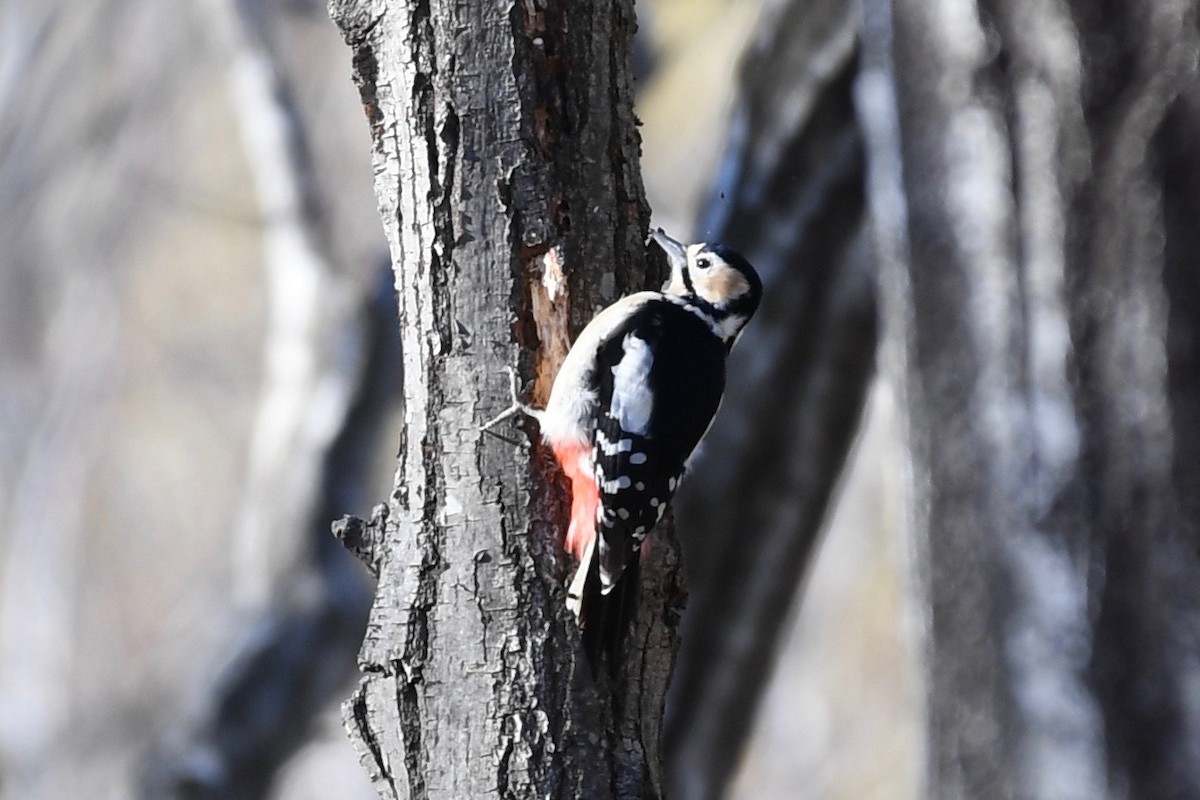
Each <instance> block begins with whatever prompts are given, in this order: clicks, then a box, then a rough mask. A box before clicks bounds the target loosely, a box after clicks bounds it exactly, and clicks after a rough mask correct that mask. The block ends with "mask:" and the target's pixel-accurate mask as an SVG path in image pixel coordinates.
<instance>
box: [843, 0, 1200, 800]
mask: <svg viewBox="0 0 1200 800" xmlns="http://www.w3.org/2000/svg"><path fill="white" fill-rule="evenodd" d="M865 7H866V13H865V23H866V24H865V27H864V32H863V72H862V76H861V78H860V82H859V87H858V99H859V109H860V112H861V116H862V119H863V121H864V124H865V127H866V129H867V131H868V134H869V135H868V154H869V163H870V165H871V166H870V173H871V179H870V191H869V193H868V194H869V197H870V207H871V212H872V218H873V224H874V230H875V238H876V245H877V250H878V254H879V261H880V265H881V267H880V268H881V280H880V285H881V287H882V293H881V296H882V302H883V308H884V314H883V319H884V323H885V325H884V327H885V331H886V336H885V340H886V352H887V359H886V361H887V364H888V368H889V371H890V372H891V373H892V374H893V375H894V376H895V377H896V378H897V380H898V383H899V384H900V386H901V387H902V389H903V395H904V397H905V407H906V409H907V418H908V422H907V436H908V444H909V449H910V451H911V454H912V459H913V473H912V478H913V487H912V488H913V497H912V501H913V502H912V523H913V527H914V530H915V532H916V534H917V541H918V545H919V546H918V548H917V564H918V573H919V578H920V581H919V585H920V588H921V594H922V600H923V602H924V606H925V609H926V613H925V620H924V622H925V629H926V652H927V657H928V663H929V692H928V701H929V702H928V714H929V725H930V735H931V742H930V752H931V772H930V782H931V787H930V792H929V796H931V797H947V798H951V797H954V798H957V797H970V798H1010V797H1021V798H1080V800H1082V799H1083V798H1100V797H1110V798H1122V797H1137V798H1140V799H1141V800H1156V799H1157V798H1183V797H1197V796H1200V694H1198V693H1197V692H1196V689H1195V687H1196V685H1197V684H1196V681H1197V678H1198V676H1200V655H1198V654H1200V560H1198V550H1200V538H1198V536H1197V528H1196V508H1197V504H1196V497H1197V493H1196V491H1195V487H1196V485H1197V481H1198V480H1200V463H1198V461H1197V458H1196V455H1197V446H1196V445H1197V441H1198V436H1200V434H1198V433H1197V430H1198V429H1197V427H1196V425H1195V424H1194V423H1195V420H1196V416H1197V394H1196V388H1195V387H1196V379H1195V376H1196V375H1197V366H1198V363H1197V355H1196V353H1197V352H1198V351H1197V348H1196V341H1197V340H1196V333H1197V330H1198V328H1197V320H1198V319H1200V317H1198V315H1197V311H1196V308H1197V304H1196V285H1197V284H1196V274H1197V272H1196V270H1197V264H1200V240H1198V238H1197V233H1196V231H1197V226H1196V220H1197V219H1198V218H1200V214H1198V212H1200V202H1198V199H1197V198H1198V197H1200V194H1198V191H1200V150H1198V149H1197V145H1196V141H1197V138H1196V137H1197V132H1198V131H1200V111H1198V109H1200V106H1198V104H1197V98H1198V97H1200V93H1198V86H1200V84H1198V83H1197V74H1196V57H1197V45H1198V36H1197V20H1196V13H1195V7H1194V4H1193V3H1189V2H1183V0H1163V1H1161V2H1138V1H1137V0H1117V2H1108V3H1103V4H1092V3H1086V2H1074V3H1055V2H1036V1H1034V2H1027V1H1026V0H999V1H998V2H987V3H980V4H975V3H970V2H952V3H949V4H947V3H940V4H931V3H926V2H924V0H895V2H888V1H887V0H866V3H865Z"/></svg>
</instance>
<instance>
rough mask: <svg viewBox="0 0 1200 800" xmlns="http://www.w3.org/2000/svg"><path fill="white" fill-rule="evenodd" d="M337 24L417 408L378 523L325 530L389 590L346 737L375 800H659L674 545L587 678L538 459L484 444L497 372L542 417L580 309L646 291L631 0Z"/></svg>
mask: <svg viewBox="0 0 1200 800" xmlns="http://www.w3.org/2000/svg"><path fill="white" fill-rule="evenodd" d="M331 9H332V14H333V17H334V19H335V21H336V22H337V23H338V25H339V26H340V27H341V29H342V31H343V34H344V36H345V38H346V41H347V43H348V44H349V45H350V47H351V48H352V50H353V64H354V75H355V80H356V81H357V83H358V86H359V89H360V92H361V95H362V100H363V106H364V110H365V111H366V115H367V118H368V121H369V124H370V129H371V136H372V141H373V145H374V150H375V167H376V193H377V195H378V199H379V203H380V209H381V213H382V216H383V222H384V227H385V230H386V232H387V235H388V239H389V242H390V245H391V251H392V257H393V262H394V268H395V274H396V290H397V296H398V302H399V308H400V315H401V334H402V339H403V342H402V346H403V354H404V402H405V406H406V414H407V424H406V428H405V431H404V433H403V436H402V440H401V442H400V452H399V469H398V471H397V476H396V483H395V491H394V492H393V494H392V497H391V498H390V500H389V502H388V504H387V505H386V506H383V507H380V509H379V510H378V513H377V514H376V515H375V518H374V519H373V520H372V521H371V522H370V523H369V524H363V523H361V521H355V520H349V521H347V522H344V523H342V524H341V525H340V526H339V529H340V532H341V534H342V535H343V537H345V538H346V540H347V541H348V543H350V544H352V545H353V547H354V548H355V549H357V550H358V552H360V553H361V554H362V555H363V556H364V558H365V560H367V561H368V563H369V564H370V565H371V566H372V568H373V569H374V570H375V571H376V572H377V574H378V577H379V588H378V592H377V596H376V599H375V605H374V608H373V610H372V613H371V620H370V623H369V628H368V634H367V638H366V641H365V642H364V645H363V649H362V652H361V654H360V665H361V666H362V668H363V670H364V671H365V672H366V677H365V678H364V680H363V682H362V685H361V686H360V688H359V689H358V691H357V692H356V693H355V694H354V696H353V698H352V699H351V700H350V701H349V702H348V703H347V704H346V707H345V711H346V721H347V725H348V728H349V730H350V732H351V736H352V738H353V739H354V741H355V743H356V746H357V748H358V750H359V752H360V755H361V757H362V760H363V762H364V764H365V765H366V767H367V768H368V770H369V772H370V774H371V776H372V778H373V779H374V781H375V784H376V786H377V787H378V789H379V790H380V792H381V794H382V796H384V797H414V798H453V799H454V800H460V798H465V797H482V796H491V795H497V796H503V797H587V798H608V797H614V798H616V797H622V798H624V797H629V798H633V797H639V798H640V797H655V796H658V795H659V794H660V790H659V788H658V787H659V786H660V775H661V756H660V747H659V738H660V736H659V729H660V724H661V717H662V706H663V697H664V695H665V690H666V685H667V680H668V678H669V675H670V672H671V667H672V662H673V659H674V652H675V648H676V636H675V631H674V628H675V623H676V619H677V616H678V614H677V609H676V606H677V604H678V602H679V587H678V580H679V579H678V574H679V570H678V556H677V552H676V548H675V546H674V544H673V540H672V539H671V538H670V537H669V535H667V532H665V531H664V532H660V535H659V536H656V537H655V544H654V546H653V549H652V551H651V552H650V553H649V554H648V555H649V559H648V562H647V565H646V567H645V568H644V569H643V576H644V577H645V578H648V580H645V581H644V585H643V595H642V598H641V607H640V609H639V614H638V622H637V626H636V628H635V629H634V631H633V632H632V635H631V638H630V640H629V644H628V645H627V647H628V652H627V658H626V661H627V667H626V669H625V671H624V673H623V674H622V675H620V676H619V679H618V680H617V681H616V682H615V686H609V685H608V684H607V683H606V681H605V680H604V679H603V678H601V679H600V680H599V682H598V681H597V680H596V679H595V678H594V677H593V676H592V675H591V673H590V670H589V668H588V666H587V664H586V662H585V660H584V659H583V657H582V653H581V651H580V649H579V638H578V632H577V629H576V626H575V623H574V621H573V620H572V619H571V618H570V616H569V613H568V612H567V611H566V608H565V592H564V588H563V586H564V581H565V579H566V577H568V570H569V567H570V565H569V564H567V563H565V559H564V557H563V556H562V555H561V537H562V533H563V531H564V530H565V527H566V507H565V502H564V501H565V495H566V492H565V486H564V484H563V483H562V482H561V479H560V477H559V476H558V474H557V471H556V469H555V467H554V466H553V462H552V459H551V457H550V454H549V453H548V451H547V450H546V449H545V448H544V447H543V446H542V445H541V444H540V442H539V441H538V439H537V437H536V426H533V425H532V423H529V427H524V428H522V427H519V426H518V427H514V428H512V429H511V430H512V431H513V434H512V435H514V436H516V437H519V442H520V443H519V444H517V443H515V442H514V443H510V442H506V441H501V440H500V439H497V438H495V437H491V436H481V435H480V434H479V432H478V426H479V424H480V423H481V422H482V421H483V420H485V419H487V418H489V417H491V416H492V415H494V414H495V413H497V412H498V411H500V410H502V409H503V408H504V407H505V406H506V405H507V404H508V378H507V376H506V373H505V368H506V367H507V366H509V365H514V364H519V365H520V367H521V374H522V375H523V376H526V377H527V378H528V380H527V381H524V382H523V388H524V390H525V394H526V398H527V399H528V400H529V401H530V402H532V403H533V404H535V405H540V404H542V403H544V401H545V399H546V398H547V396H548V394H549V389H550V385H551V381H552V380H553V377H554V375H555V373H556V370H557V367H558V364H559V363H560V361H561V359H562V358H563V356H564V355H565V353H566V351H567V348H568V346H569V343H570V342H571V340H572V339H573V336H574V335H575V334H576V333H577V332H578V331H579V329H580V328H582V326H583V325H584V324H585V323H586V322H587V321H588V320H589V319H590V318H591V316H592V315H593V313H594V312H595V310H596V309H597V308H598V307H600V306H602V305H605V304H607V303H609V302H611V301H613V300H614V299H616V298H617V297H619V296H620V295H622V294H625V293H628V292H629V291H632V290H636V289H640V288H643V287H645V286H647V285H649V284H652V283H654V281H650V280H648V278H650V277H651V270H650V269H649V268H648V267H647V265H646V254H645V249H644V245H643V242H644V238H645V232H646V228H647V223H648V216H649V214H648V209H647V206H646V202H645V199H644V195H643V191H642V185H641V178H640V174H639V170H638V146H639V140H638V136H637V132H636V129H635V127H634V118H633V112H632V107H631V104H632V87H631V74H632V67H631V53H632V34H633V30H634V26H635V21H634V16H633V9H632V2H631V0H617V1H616V2H594V1H587V0H570V2H567V0H528V2H518V3H513V4H499V3H477V2H471V1H468V0H334V2H332V4H331ZM659 266H660V267H661V264H660V265H659ZM655 274H657V273H655Z"/></svg>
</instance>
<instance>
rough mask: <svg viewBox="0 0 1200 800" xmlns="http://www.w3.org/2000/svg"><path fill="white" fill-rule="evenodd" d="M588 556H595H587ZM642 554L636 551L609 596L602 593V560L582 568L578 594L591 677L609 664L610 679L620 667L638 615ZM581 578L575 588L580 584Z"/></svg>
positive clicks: (585, 564) (580, 569) (575, 582)
mask: <svg viewBox="0 0 1200 800" xmlns="http://www.w3.org/2000/svg"><path fill="white" fill-rule="evenodd" d="M588 555H589V556H590V555H593V554H592V553H588ZM638 561H639V553H638V552H637V551H634V553H633V555H632V556H631V557H630V559H629V561H628V562H627V563H626V565H625V569H624V571H623V572H622V573H621V577H620V578H618V579H617V583H616V585H615V586H613V587H612V590H611V591H610V592H608V594H603V593H601V591H600V586H601V584H600V559H598V558H589V559H588V560H587V561H586V562H584V563H582V564H580V565H579V572H580V573H581V574H582V575H583V576H584V580H583V582H582V585H581V586H580V587H579V588H580V590H581V591H580V595H579V612H578V614H577V617H578V619H579V628H580V633H581V635H582V637H583V650H584V653H585V654H586V655H587V659H588V664H589V665H590V666H591V668H592V674H593V675H596V674H598V673H599V670H600V664H601V663H602V662H607V665H608V672H609V676H610V677H613V678H615V677H616V675H617V672H618V668H619V666H620V664H621V658H622V655H623V653H622V651H623V648H624V641H625V635H626V634H627V633H628V632H629V627H630V625H631V623H632V622H633V618H634V615H635V613H636V612H637V601H638V591H637V589H638V572H639V570H638ZM579 583H580V581H579V577H578V576H576V579H575V580H574V581H573V582H572V587H573V588H574V587H575V586H577V585H579Z"/></svg>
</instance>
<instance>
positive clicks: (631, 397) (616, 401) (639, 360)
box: [612, 333, 654, 447]
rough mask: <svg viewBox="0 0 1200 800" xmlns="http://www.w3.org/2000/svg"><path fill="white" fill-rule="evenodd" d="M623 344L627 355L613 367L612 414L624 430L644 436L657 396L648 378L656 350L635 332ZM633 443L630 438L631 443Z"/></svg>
mask: <svg viewBox="0 0 1200 800" xmlns="http://www.w3.org/2000/svg"><path fill="white" fill-rule="evenodd" d="M622 346H623V347H624V348H625V355H624V356H623V357H622V358H621V361H620V363H618V364H617V365H616V366H615V367H613V398H612V414H613V416H615V417H616V418H617V420H618V421H619V422H620V425H621V428H622V430H626V431H629V432H630V433H636V434H640V435H643V436H644V435H645V434H646V429H647V428H648V427H649V425H650V412H651V411H652V410H653V409H654V396H653V395H652V394H651V392H650V386H649V385H648V384H647V382H646V376H648V375H649V374H650V368H651V367H652V366H653V365H654V354H653V353H651V352H650V345H648V344H646V342H645V341H643V340H641V339H639V338H638V337H636V336H634V335H633V334H632V333H631V334H629V335H628V336H626V337H625V341H624V342H623V343H622ZM624 441H626V440H622V443H623V442H624ZM632 444H633V443H632V442H630V446H631V447H632Z"/></svg>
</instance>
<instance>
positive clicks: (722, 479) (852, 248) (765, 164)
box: [667, 0, 876, 800]
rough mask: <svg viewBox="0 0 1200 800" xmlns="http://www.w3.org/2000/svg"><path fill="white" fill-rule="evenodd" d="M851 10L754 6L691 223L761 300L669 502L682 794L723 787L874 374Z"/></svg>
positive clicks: (673, 741)
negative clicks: (731, 253) (678, 617)
mask: <svg viewBox="0 0 1200 800" xmlns="http://www.w3.org/2000/svg"><path fill="white" fill-rule="evenodd" d="M858 23H859V11H858V5H857V3H853V2H847V1H846V0H776V2H773V3H771V4H770V5H769V6H768V7H767V8H766V9H764V11H763V14H762V18H761V20H760V21H759V23H758V31H759V34H758V35H757V36H756V37H754V43H753V45H752V46H751V48H750V50H749V52H747V54H746V56H745V57H744V61H743V63H742V65H741V67H740V70H739V77H738V98H737V103H736V106H735V109H734V114H733V118H732V123H731V126H730V133H729V141H728V143H727V144H726V150H725V154H724V158H723V163H722V167H721V169H720V171H719V178H718V181H717V183H716V185H715V186H714V187H713V191H712V192H711V197H710V201H709V202H708V203H707V205H706V209H705V212H704V214H703V215H702V216H701V219H700V222H699V225H698V227H699V229H700V233H699V234H698V235H697V237H696V238H698V239H709V240H716V241H722V242H727V243H729V244H730V245H732V246H734V247H736V248H738V249H739V250H740V251H741V252H743V253H745V254H746V255H747V257H748V258H749V259H750V260H751V262H752V263H753V264H754V265H755V266H756V268H757V269H758V270H759V273H760V274H761V275H762V277H763V281H764V285H765V287H766V293H767V297H766V300H765V302H764V304H763V309H762V310H761V311H760V312H759V313H758V315H757V317H756V318H755V320H754V324H753V325H751V326H750V327H749V328H748V329H747V330H746V333H745V335H744V337H743V341H742V343H741V344H739V345H738V349H737V351H736V353H735V355H734V357H733V358H731V359H730V375H729V381H728V388H727V391H726V396H727V402H726V404H725V408H726V409H727V411H723V412H722V417H721V419H720V420H719V424H717V425H715V426H714V428H713V431H712V433H711V434H710V435H709V436H708V437H707V438H706V439H705V442H704V447H703V448H702V450H701V453H700V459H701V465H702V468H699V469H697V470H696V471H695V472H694V473H693V475H692V476H691V477H690V479H689V481H688V482H686V483H684V484H683V487H682V489H681V490H680V495H679V498H678V502H677V508H678V512H679V522H680V525H679V529H680V537H681V539H682V540H683V544H684V549H685V552H686V554H687V561H686V564H687V570H688V575H689V579H690V580H689V585H690V587H691V590H692V594H691V602H690V604H689V609H688V615H687V617H686V624H685V627H684V637H683V649H682V650H681V651H680V660H679V671H678V673H677V678H676V682H675V686H673V687H672V690H671V691H672V696H671V705H670V709H671V713H670V714H669V716H668V728H667V731H668V737H667V746H668V763H669V769H670V776H671V788H672V790H673V795H674V796H678V797H685V798H689V800H701V799H702V798H719V797H722V796H723V795H724V793H725V789H726V786H727V784H728V783H729V781H730V779H731V777H732V776H733V774H734V770H735V769H736V768H737V766H738V763H739V760H740V759H739V757H740V754H741V750H742V746H743V745H744V743H745V740H746V737H747V735H748V733H749V732H750V730H751V725H752V722H753V721H754V718H755V712H756V709H757V706H758V700H759V698H760V696H761V694H762V691H763V688H764V685H765V683H766V681H767V679H768V678H769V677H770V675H771V670H772V667H773V665H774V664H775V662H776V659H775V654H776V652H777V650H778V647H779V643H780V640H781V638H782V634H783V633H784V632H785V631H786V625H785V622H786V621H787V620H788V619H789V616H788V611H789V609H791V608H792V607H793V605H794V603H795V599H796V597H797V596H798V595H799V590H800V586H801V583H802V579H803V576H804V574H805V571H806V570H807V568H808V565H809V563H810V560H811V557H812V555H813V554H814V553H815V551H816V543H817V541H818V534H819V533H820V532H821V530H822V529H823V525H824V522H825V519H826V515H827V513H828V511H829V506H830V500H831V498H832V497H833V496H834V490H835V487H836V486H837V485H838V481H839V478H840V476H841V472H842V466H843V464H844V463H845V460H846V456H847V453H848V452H849V451H850V448H851V446H852V444H853V442H854V439H855V435H856V433H857V431H858V428H859V422H860V419H861V415H862V408H863V403H864V399H865V396H866V393H867V387H868V386H869V384H870V380H871V378H872V376H873V375H874V371H875V370H874V368H875V339H876V309H875V281H874V278H875V265H874V263H873V262H872V259H871V257H870V253H869V248H868V247H867V242H866V237H865V235H864V216H865V214H864V210H865V199H864V195H863V182H864V158H863V148H862V138H861V136H860V135H859V129H858V123H857V120H856V118H855V112H854V100H853V93H852V89H853V86H854V81H855V78H856V76H857V73H858V69H857V67H858V58H857V50H858V48H857V33H858ZM727 414H728V415H729V416H726V415H727ZM735 415H736V416H735Z"/></svg>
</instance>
